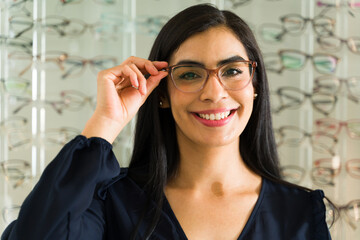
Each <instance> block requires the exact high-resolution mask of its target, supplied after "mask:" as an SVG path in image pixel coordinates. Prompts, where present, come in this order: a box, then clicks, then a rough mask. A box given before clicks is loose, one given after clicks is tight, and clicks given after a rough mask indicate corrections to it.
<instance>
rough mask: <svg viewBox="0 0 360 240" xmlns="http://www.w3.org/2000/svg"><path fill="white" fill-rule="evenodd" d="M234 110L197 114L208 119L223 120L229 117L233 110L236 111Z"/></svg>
mask: <svg viewBox="0 0 360 240" xmlns="http://www.w3.org/2000/svg"><path fill="white" fill-rule="evenodd" d="M234 111H235V109H234V110H231V111H225V112H219V113H210V114H203V113H196V115H197V116H198V117H200V118H202V119H206V120H212V121H219V120H223V119H225V118H227V117H229V116H230V114H231V113H232V112H234Z"/></svg>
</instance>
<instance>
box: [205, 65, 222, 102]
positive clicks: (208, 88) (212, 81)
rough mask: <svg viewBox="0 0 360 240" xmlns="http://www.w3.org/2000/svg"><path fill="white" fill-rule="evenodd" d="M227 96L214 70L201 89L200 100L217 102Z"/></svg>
mask: <svg viewBox="0 0 360 240" xmlns="http://www.w3.org/2000/svg"><path fill="white" fill-rule="evenodd" d="M227 97H228V92H227V90H226V89H225V88H224V86H223V85H222V83H221V82H220V79H219V77H218V76H217V75H216V74H215V73H214V72H213V73H211V74H210V75H209V77H208V79H207V81H206V82H205V85H204V87H203V89H202V90H201V95H200V100H201V101H211V102H219V101H221V100H222V99H224V98H227Z"/></svg>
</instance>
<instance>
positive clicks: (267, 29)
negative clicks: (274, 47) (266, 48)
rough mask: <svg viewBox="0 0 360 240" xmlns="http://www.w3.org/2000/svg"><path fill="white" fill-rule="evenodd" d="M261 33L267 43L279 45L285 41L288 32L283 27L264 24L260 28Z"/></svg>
mask: <svg viewBox="0 0 360 240" xmlns="http://www.w3.org/2000/svg"><path fill="white" fill-rule="evenodd" d="M259 33H260V36H261V38H262V39H263V40H264V41H265V42H269V43H278V42H281V41H282V40H283V38H284V36H285V35H286V33H287V31H286V29H285V28H284V27H283V26H282V25H279V24H273V23H264V24H261V25H260V26H259Z"/></svg>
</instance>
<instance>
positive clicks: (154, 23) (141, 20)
mask: <svg viewBox="0 0 360 240" xmlns="http://www.w3.org/2000/svg"><path fill="white" fill-rule="evenodd" d="M168 20H169V18H168V17H167V16H161V15H158V16H144V15H143V16H138V17H136V19H135V26H136V31H137V32H138V33H143V34H149V35H157V34H159V32H160V30H161V28H162V27H163V26H164V25H165V23H166V22H167V21H168Z"/></svg>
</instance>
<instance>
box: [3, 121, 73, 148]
mask: <svg viewBox="0 0 360 240" xmlns="http://www.w3.org/2000/svg"><path fill="white" fill-rule="evenodd" d="M79 134H80V131H79V130H78V129H75V128H70V127H61V128H56V129H47V130H46V131H45V133H44V139H43V140H44V141H43V143H44V144H46V145H47V146H48V147H50V146H64V145H65V144H66V143H67V142H69V141H70V140H72V139H73V138H75V137H76V136H77V135H79ZM7 138H8V142H9V144H8V148H9V150H10V151H17V150H22V149H24V148H26V147H28V146H29V145H30V144H31V143H32V141H33V140H32V137H31V133H29V132H26V131H24V130H19V129H13V130H11V131H9V132H8V134H7Z"/></svg>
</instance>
